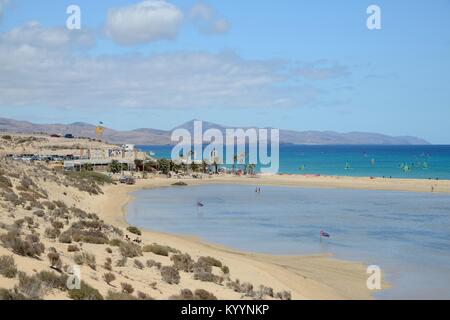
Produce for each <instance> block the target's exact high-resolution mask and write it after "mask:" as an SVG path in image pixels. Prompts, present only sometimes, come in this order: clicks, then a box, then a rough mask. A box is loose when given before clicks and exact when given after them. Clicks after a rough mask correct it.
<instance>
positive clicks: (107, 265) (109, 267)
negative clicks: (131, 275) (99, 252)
mask: <svg viewBox="0 0 450 320" xmlns="http://www.w3.org/2000/svg"><path fill="white" fill-rule="evenodd" d="M103 267H104V268H105V269H106V270H109V271H111V270H112V260H111V258H106V261H105V264H104V265H103Z"/></svg>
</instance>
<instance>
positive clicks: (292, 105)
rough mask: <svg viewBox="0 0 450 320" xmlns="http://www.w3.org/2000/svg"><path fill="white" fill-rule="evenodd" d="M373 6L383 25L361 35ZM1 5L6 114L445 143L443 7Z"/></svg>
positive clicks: (447, 104)
mask: <svg viewBox="0 0 450 320" xmlns="http://www.w3.org/2000/svg"><path fill="white" fill-rule="evenodd" d="M6 2H8V3H6ZM2 3H3V5H2ZM142 3H144V5H143V6H142ZM71 4H76V5H78V6H79V7H80V8H81V30H80V31H68V30H66V29H65V24H66V19H67V14H66V8H67V6H69V5H71ZM371 4H376V5H378V6H379V7H380V8H381V23H382V29H381V30H372V31H371V30H368V29H367V27H366V19H367V17H368V15H367V13H366V9H367V7H368V6H369V5H371ZM149 6H152V8H153V9H154V11H151V13H149V11H148V10H147V9H148V8H149ZM0 8H1V9H0V12H1V13H2V18H1V20H0V65H2V66H3V67H2V66H0V116H4V117H12V118H16V119H23V120H30V121H35V122H41V123H47V122H64V123H66V122H74V121H86V122H91V123H95V122H97V121H99V120H101V121H103V122H104V123H105V125H107V126H109V127H113V128H116V129H134V128H138V127H153V128H161V129H170V128H172V127H174V126H176V125H178V124H180V123H182V122H185V121H188V120H190V119H193V118H200V119H203V120H208V121H212V122H217V123H221V124H226V125H233V126H252V125H254V126H272V127H279V128H284V129H294V130H333V131H339V132H349V131H369V132H380V133H386V134H391V135H416V136H420V137H422V138H425V139H427V140H429V141H431V142H433V143H450V130H449V129H448V119H450V1H448V0H436V1H433V2H432V3H430V2H429V1H418V0H415V1H404V0H397V1H362V0H351V1H332V0H329V1H324V0H319V1H298V0H295V1H294V0H292V1H291V0H280V1H253V0H247V1H213V0H210V1H208V0H204V1H202V2H199V1H175V0H173V1H162V0H151V1H147V2H141V6H139V1H125V0H121V1H119V0H113V1H82V0H77V1H76V0H71V1H64V0H63V1H29V0H28V1H24V0H9V1H6V0H0ZM130 8H131V9H130ZM130 10H132V11H130ZM130 12H133V14H134V15H133V19H130V18H129V17H130V16H127V14H130ZM120 17H125V19H124V20H120ZM149 19H150V20H149Z"/></svg>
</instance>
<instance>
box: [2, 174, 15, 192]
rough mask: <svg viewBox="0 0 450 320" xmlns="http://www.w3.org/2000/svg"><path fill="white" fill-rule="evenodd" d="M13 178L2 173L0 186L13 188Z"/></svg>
mask: <svg viewBox="0 0 450 320" xmlns="http://www.w3.org/2000/svg"><path fill="white" fill-rule="evenodd" d="M12 186H13V185H12V183H11V180H10V179H9V178H8V177H5V176H3V175H0V188H2V189H3V188H12Z"/></svg>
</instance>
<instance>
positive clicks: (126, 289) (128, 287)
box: [120, 282, 134, 294]
mask: <svg viewBox="0 0 450 320" xmlns="http://www.w3.org/2000/svg"><path fill="white" fill-rule="evenodd" d="M120 286H121V287H122V292H123V293H128V294H132V293H133V292H134V288H133V286H132V285H131V284H129V283H125V282H122V283H121V284H120Z"/></svg>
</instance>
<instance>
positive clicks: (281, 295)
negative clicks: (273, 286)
mask: <svg viewBox="0 0 450 320" xmlns="http://www.w3.org/2000/svg"><path fill="white" fill-rule="evenodd" d="M275 297H276V298H278V299H281V300H291V299H292V296H291V293H290V292H289V291H281V292H277V293H276V295H275Z"/></svg>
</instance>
